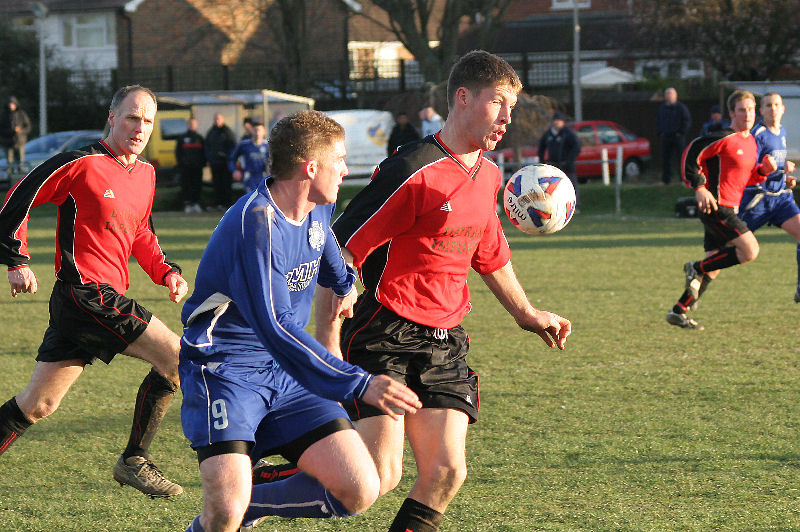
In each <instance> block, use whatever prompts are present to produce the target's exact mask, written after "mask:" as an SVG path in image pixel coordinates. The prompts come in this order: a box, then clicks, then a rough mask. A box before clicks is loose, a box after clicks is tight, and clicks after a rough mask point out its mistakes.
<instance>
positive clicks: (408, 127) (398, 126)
mask: <svg viewBox="0 0 800 532" xmlns="http://www.w3.org/2000/svg"><path fill="white" fill-rule="evenodd" d="M419 138H420V137H419V133H418V132H417V129H416V128H415V127H414V126H413V124H411V122H409V121H408V115H407V114H405V113H397V117H396V118H395V124H394V127H393V128H392V132H391V133H390V134H389V143H388V145H387V146H386V151H387V155H391V154H393V153H394V151H395V150H396V149H397V148H398V147H399V146H402V145H403V144H406V143H408V142H412V141H415V140H419Z"/></svg>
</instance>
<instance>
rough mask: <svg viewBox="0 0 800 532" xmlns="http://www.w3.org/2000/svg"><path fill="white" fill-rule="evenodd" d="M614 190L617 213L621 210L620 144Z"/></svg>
mask: <svg viewBox="0 0 800 532" xmlns="http://www.w3.org/2000/svg"><path fill="white" fill-rule="evenodd" d="M616 170H617V171H616V172H615V174H616V183H617V186H616V190H615V191H614V197H615V200H616V212H617V214H619V213H621V212H622V146H617V168H616Z"/></svg>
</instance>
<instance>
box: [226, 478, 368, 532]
mask: <svg viewBox="0 0 800 532" xmlns="http://www.w3.org/2000/svg"><path fill="white" fill-rule="evenodd" d="M267 515H277V516H280V517H316V518H319V517H347V516H351V515H355V514H353V513H352V512H350V511H349V510H348V509H347V508H345V506H344V505H343V504H342V503H341V502H339V501H338V500H337V499H336V498H335V497H334V496H333V495H331V493H330V492H329V491H328V490H326V489H325V487H324V486H323V485H322V484H320V483H319V482H318V481H317V480H316V479H315V478H314V477H312V476H310V475H308V474H306V473H297V474H296V475H292V476H291V477H289V478H287V479H286V480H281V481H278V482H269V483H267V484H258V485H256V486H253V493H252V494H251V496H250V505H249V506H248V507H247V511H246V512H245V514H244V519H243V520H242V523H244V524H245V525H249V524H252V522H253V521H255V520H256V519H258V518H259V517H264V516H267Z"/></svg>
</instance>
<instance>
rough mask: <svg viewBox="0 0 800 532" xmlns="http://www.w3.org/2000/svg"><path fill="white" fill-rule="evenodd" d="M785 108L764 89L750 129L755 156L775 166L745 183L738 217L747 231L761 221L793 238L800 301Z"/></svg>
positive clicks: (798, 225) (799, 236)
mask: <svg viewBox="0 0 800 532" xmlns="http://www.w3.org/2000/svg"><path fill="white" fill-rule="evenodd" d="M785 110H786V108H785V107H784V105H783V99H782V98H781V95H780V94H778V93H775V92H768V93H766V94H765V95H764V96H763V97H762V98H761V107H760V109H759V111H760V112H761V117H762V121H761V122H759V123H757V124H756V125H755V126H754V127H753V129H752V131H751V133H752V134H753V137H755V139H756V146H757V147H758V157H759V160H761V159H762V158H763V157H764V156H765V155H772V157H773V158H774V159H775V163H776V164H777V166H778V169H777V170H776V171H774V172H772V173H771V174H769V175H768V176H767V178H766V180H764V182H763V183H760V184H759V185H754V186H749V187H747V188H746V189H745V191H744V194H743V195H742V202H741V205H740V207H739V217H740V218H741V219H742V220H743V221H744V222H745V223H746V224H747V227H748V228H750V230H751V231H755V230H756V229H758V228H759V227H761V226H763V225H765V224H771V225H774V226H777V227H780V228H781V229H783V230H784V231H786V232H787V233H789V234H790V235H792V236H793V237H794V238H795V240H797V242H798V244H797V289H796V290H795V294H794V300H795V302H797V303H800V208H798V206H797V204H796V203H795V201H794V194H793V193H792V189H793V188H794V186H795V185H796V184H797V180H796V179H795V178H794V177H792V176H791V175H789V174H791V173H793V172H794V169H795V165H794V163H793V162H792V161H787V160H786V130H785V129H784V128H783V126H782V125H781V118H782V117H783V113H784V111H785Z"/></svg>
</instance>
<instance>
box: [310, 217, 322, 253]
mask: <svg viewBox="0 0 800 532" xmlns="http://www.w3.org/2000/svg"><path fill="white" fill-rule="evenodd" d="M308 243H309V245H310V246H311V247H312V248H314V249H316V250H317V251H319V250H320V249H321V248H322V245H323V244H324V243H325V230H324V229H323V228H322V224H321V223H319V222H318V221H316V220H314V221H313V222H312V223H311V227H310V228H309V229H308Z"/></svg>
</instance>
